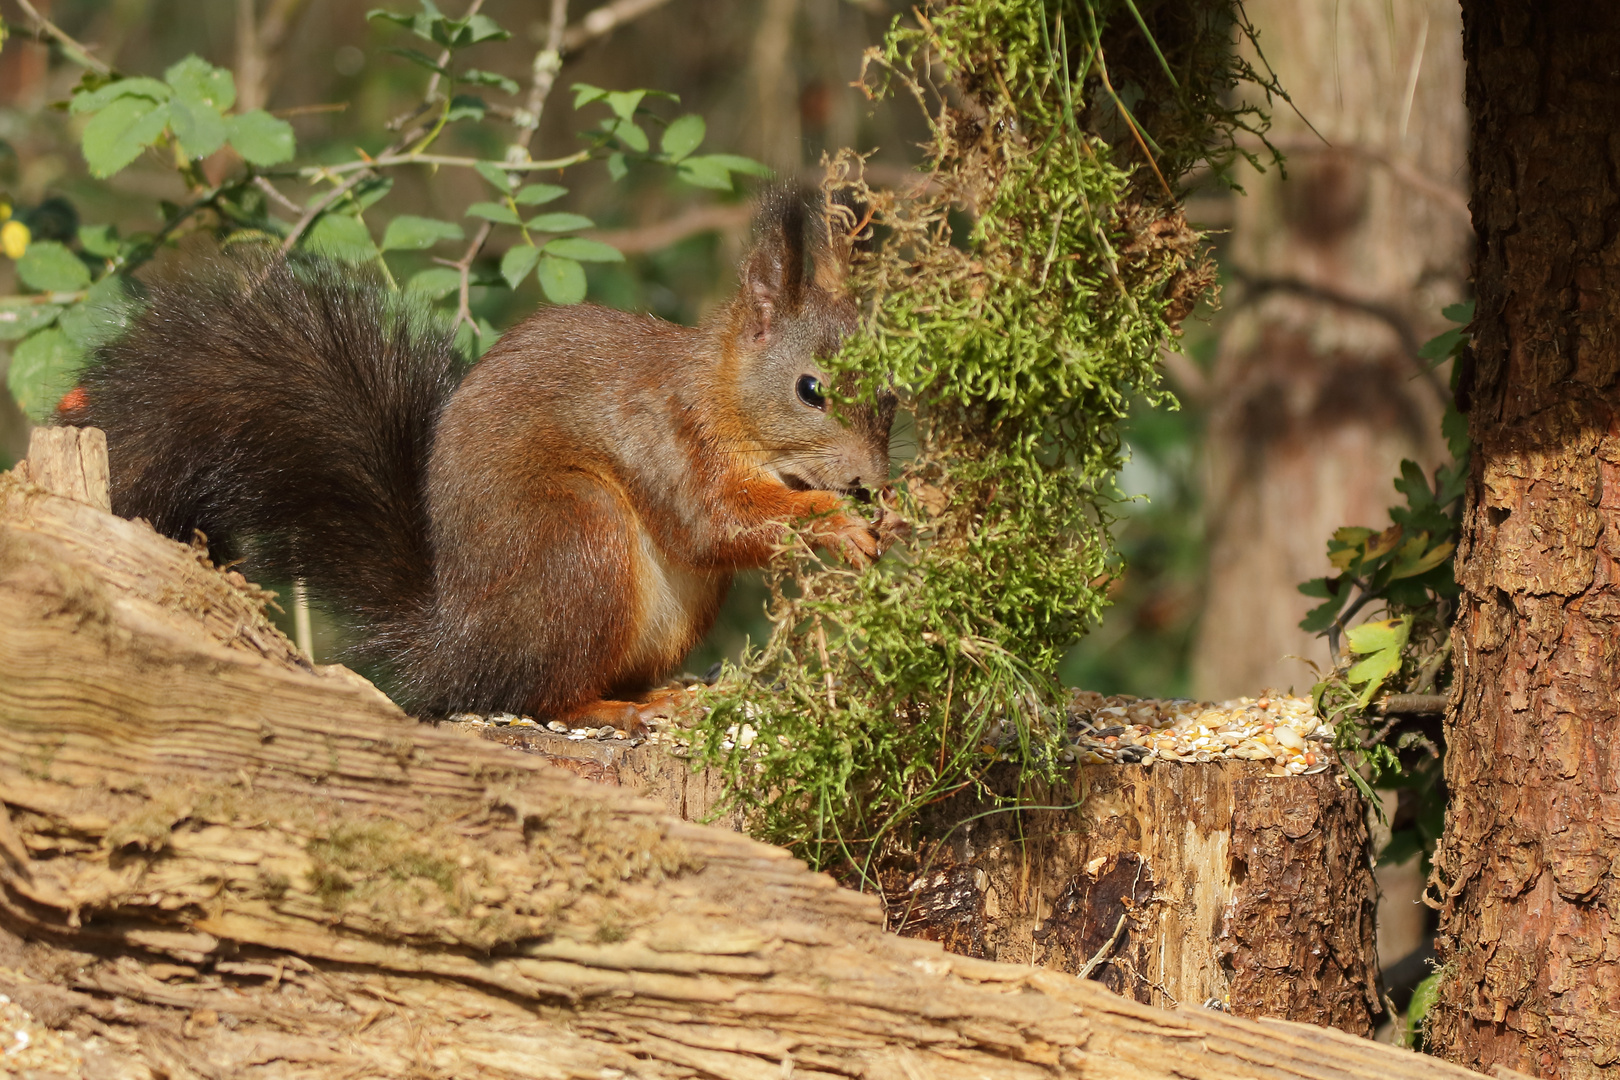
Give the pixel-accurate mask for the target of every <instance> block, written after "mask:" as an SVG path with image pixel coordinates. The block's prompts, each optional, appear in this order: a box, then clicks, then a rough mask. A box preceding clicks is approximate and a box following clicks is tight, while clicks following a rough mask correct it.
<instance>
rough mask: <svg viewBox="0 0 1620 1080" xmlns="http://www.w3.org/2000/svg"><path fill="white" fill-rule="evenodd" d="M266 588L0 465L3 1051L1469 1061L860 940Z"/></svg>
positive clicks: (492, 1064)
mask: <svg viewBox="0 0 1620 1080" xmlns="http://www.w3.org/2000/svg"><path fill="white" fill-rule="evenodd" d="M261 602H262V594H261V593H259V592H257V590H254V589H252V587H251V586H248V585H247V584H246V583H245V582H242V581H241V580H240V578H239V576H233V575H230V574H224V573H220V572H219V571H217V570H214V569H212V568H211V567H209V566H207V565H206V561H205V560H204V559H202V558H200V557H199V553H198V551H197V550H195V549H193V548H188V547H186V546H184V545H180V544H175V543H173V542H170V541H167V540H164V539H162V538H160V537H158V536H156V535H155V534H153V533H152V532H151V531H150V530H149V529H146V528H145V527H144V526H143V525H139V524H137V523H132V522H127V521H121V520H119V519H117V518H113V517H111V516H110V515H108V514H106V513H104V512H102V511H99V510H97V509H95V508H93V507H91V506H89V505H87V504H84V503H80V502H76V501H71V500H69V499H65V498H62V497H59V496H55V495H52V494H50V493H49V492H47V491H45V490H44V489H42V488H40V487H38V486H37V485H34V484H32V483H29V482H28V481H26V480H24V479H22V478H20V477H19V476H18V475H17V474H15V473H13V474H5V475H0V993H3V994H5V995H6V996H7V997H8V998H9V999H10V1002H9V1004H7V1005H6V1007H7V1008H10V1007H12V1006H20V1007H22V1008H25V1009H27V1010H28V1012H29V1013H31V1014H32V1017H33V1020H32V1021H31V1022H32V1023H33V1024H34V1025H35V1026H36V1027H38V1028H39V1029H40V1031H41V1033H42V1034H41V1037H40V1038H39V1039H37V1040H35V1042H34V1043H32V1044H30V1046H29V1047H26V1048H24V1049H23V1052H22V1053H29V1052H32V1051H35V1050H38V1051H39V1052H40V1053H47V1052H48V1053H49V1054H50V1055H52V1057H49V1058H46V1059H45V1060H35V1059H30V1058H27V1057H24V1056H22V1053H19V1054H15V1055H13V1056H11V1057H8V1058H7V1059H6V1064H7V1067H8V1068H17V1069H34V1070H38V1072H39V1074H40V1075H83V1074H84V1073H85V1072H87V1071H90V1070H92V1069H93V1070H94V1071H95V1073H96V1074H97V1075H102V1076H117V1077H131V1078H136V1077H139V1078H145V1077H156V1076H165V1077H215V1076H230V1077H254V1076H264V1077H270V1076H293V1075H296V1076H303V1077H337V1076H356V1075H364V1076H406V1075H411V1076H419V1075H453V1076H457V1077H556V1078H563V1077H584V1076H590V1077H598V1076H638V1077H685V1076H712V1077H722V1078H737V1080H745V1078H746V1080H754V1078H758V1080H777V1078H780V1077H784V1076H792V1075H808V1076H817V1075H820V1076H868V1077H895V1078H902V1077H905V1078H911V1077H921V1076H928V1077H933V1076H937V1077H956V1076H961V1077H977V1076H984V1075H995V1076H998V1077H1023V1076H1028V1077H1039V1076H1079V1075H1081V1074H1082V1073H1083V1074H1084V1075H1086V1076H1089V1077H1144V1078H1150V1080H1151V1078H1155V1077H1166V1078H1168V1077H1182V1078H1186V1077H1210V1078H1217V1077H1219V1078H1225V1077H1232V1078H1236V1077H1278V1078H1281V1077H1367V1078H1374V1077H1376V1078H1379V1080H1399V1078H1402V1077H1413V1078H1416V1077H1419V1076H1422V1077H1446V1076H1457V1077H1464V1076H1469V1075H1473V1074H1470V1073H1467V1072H1466V1071H1464V1070H1461V1069H1458V1068H1455V1067H1452V1066H1447V1065H1444V1064H1441V1063H1437V1062H1434V1061H1433V1060H1432V1059H1426V1058H1420V1057H1417V1056H1416V1055H1412V1054H1409V1053H1406V1052H1403V1051H1399V1050H1395V1049H1392V1048H1389V1047H1384V1046H1380V1045H1377V1044H1373V1043H1370V1042H1366V1041H1363V1040H1358V1039H1354V1038H1352V1037H1350V1036H1347V1035H1344V1034H1342V1033H1339V1032H1333V1031H1328V1030H1323V1029H1316V1028H1309V1027H1304V1026H1301V1025H1295V1024H1284V1023H1276V1022H1267V1023H1256V1022H1252V1021H1247V1020H1243V1019H1239V1018H1235V1017H1232V1016H1229V1015H1226V1014H1224V1013H1220V1012H1217V1011H1212V1010H1204V1009H1197V1008H1182V1009H1178V1010H1174V1011H1168V1010H1162V1009H1157V1008H1154V1007H1152V1006H1149V1005H1146V1004H1142V1003H1140V1002H1137V1001H1133V1000H1130V999H1128V998H1124V997H1120V996H1118V995H1115V994H1113V993H1110V992H1109V991H1108V990H1106V989H1105V988H1103V987H1102V986H1100V985H1098V984H1096V983H1095V982H1086V981H1082V980H1079V979H1076V978H1074V977H1073V976H1070V975H1066V974H1063V973H1061V972H1056V971H1049V970H1043V969H1040V968H1030V967H1023V966H1016V965H1010V964H999V963H993V962H990V961H985V960H977V959H973V958H969V957H963V956H952V955H950V954H948V953H946V952H944V951H943V950H941V949H940V947H939V946H938V945H937V944H934V943H930V942H921V941H908V940H905V939H901V938H898V937H895V936H894V935H891V934H886V933H884V932H883V914H882V911H881V909H880V907H879V904H878V902H877V900H876V899H875V898H873V897H870V896H863V895H861V894H858V893H854V892H852V891H849V890H846V889H840V888H838V887H837V886H836V885H835V883H833V882H832V880H831V879H830V878H828V877H826V876H825V875H820V874H814V873H811V872H809V871H808V870H807V869H805V868H804V866H803V865H802V864H800V863H798V862H796V861H795V860H793V859H791V858H790V857H788V856H787V855H786V854H785V853H783V852H781V851H780V850H778V849H775V848H771V847H768V846H766V845H763V844H759V843H756V842H754V841H751V840H749V839H747V838H746V837H743V836H741V835H738V834H736V833H733V832H729V831H725V830H721V829H715V828H708V827H703V826H699V825H695V824H692V823H688V822H684V821H681V820H679V819H677V818H675V817H673V816H671V815H669V814H666V813H663V812H661V811H660V810H659V808H657V807H655V806H653V805H651V804H649V803H647V802H644V801H641V800H638V799H635V798H632V797H630V796H629V795H627V794H626V793H625V792H622V791H617V790H614V789H612V788H611V787H608V786H605V785H600V784H591V783H587V782H585V781H584V780H581V779H580V778H578V777H576V776H572V775H569V774H568V773H566V772H563V771H562V770H558V769H555V768H552V767H549V766H547V765H545V764H544V763H543V762H541V761H539V760H538V759H536V758H533V757H527V756H524V755H520V754H513V753H511V752H510V751H509V750H506V749H504V748H502V747H498V746H494V745H491V744H489V743H488V742H486V741H482V740H477V739H470V738H467V737H465V736H464V735H461V734H458V733H456V732H452V731H438V730H433V729H431V728H429V727H426V726H423V725H418V724H415V723H413V722H411V721H410V720H409V719H408V718H407V717H405V716H404V715H403V714H402V713H400V712H399V710H398V709H397V708H395V707H394V706H393V705H392V704H391V703H389V702H388V701H387V700H386V699H385V698H383V697H382V696H381V695H379V694H377V693H376V692H375V691H374V690H371V689H370V688H369V685H368V684H364V682H363V680H358V679H356V678H354V677H352V676H347V675H344V674H343V673H341V672H337V671H333V670H330V669H316V670H311V669H310V668H309V667H308V666H307V664H305V663H303V662H301V659H300V657H299V656H298V654H297V651H296V650H295V649H294V648H293V647H292V645H291V644H290V643H289V642H287V641H286V640H285V638H282V637H281V636H280V635H279V634H278V633H277V632H276V631H275V630H274V629H273V628H272V627H271V626H270V625H269V623H268V622H267V621H266V620H265V619H264V618H263V615H262V611H261V610H260V604H261ZM9 1015H10V1014H8V1016H9ZM47 1036H48V1037H47ZM47 1070H48V1071H47Z"/></svg>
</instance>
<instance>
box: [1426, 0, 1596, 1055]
mask: <svg viewBox="0 0 1620 1080" xmlns="http://www.w3.org/2000/svg"><path fill="white" fill-rule="evenodd" d="M1463 15H1464V26H1465V35H1464V49H1465V52H1466V54H1467V61H1468V106H1469V109H1470V111H1471V113H1472V118H1473V151H1472V164H1473V172H1474V176H1475V178H1476V182H1475V196H1474V204H1473V212H1474V221H1475V224H1476V226H1477V228H1478V231H1479V237H1478V255H1477V261H1476V267H1475V286H1476V289H1477V292H1478V298H1479V306H1478V311H1479V314H1478V317H1477V318H1476V320H1475V327H1474V339H1473V342H1474V344H1473V371H1472V377H1471V378H1470V379H1468V380H1467V383H1468V386H1467V388H1468V389H1469V390H1470V393H1469V397H1470V399H1471V400H1470V401H1469V402H1468V403H1467V404H1468V408H1467V411H1468V419H1469V429H1470V432H1471V434H1472V436H1473V439H1474V444H1475V450H1474V458H1473V475H1472V478H1471V483H1470V490H1469V506H1468V511H1467V517H1466V518H1465V521H1464V525H1463V534H1462V537H1463V538H1462V543H1461V545H1460V547H1459V550H1458V577H1459V580H1460V581H1461V583H1462V586H1463V597H1462V604H1461V609H1460V613H1459V616H1458V621H1457V628H1456V630H1455V631H1454V632H1455V634H1456V640H1457V649H1456V656H1457V661H1458V678H1457V683H1456V689H1455V690H1454V692H1453V698H1452V702H1453V707H1454V710H1455V711H1454V712H1453V714H1452V715H1451V716H1450V718H1449V721H1448V728H1447V736H1446V738H1447V745H1448V752H1447V754H1446V780H1447V783H1448V784H1449V786H1450V789H1451V803H1450V806H1449V808H1448V812H1447V817H1446V834H1445V838H1444V840H1443V841H1442V843H1441V848H1440V852H1439V854H1438V855H1437V857H1436V867H1437V873H1436V888H1437V890H1438V892H1439V895H1440V898H1441V900H1442V901H1443V904H1444V907H1443V909H1442V913H1441V937H1440V941H1439V947H1440V956H1441V959H1442V961H1443V963H1444V968H1443V970H1444V971H1445V973H1446V977H1445V979H1444V981H1443V983H1442V986H1441V996H1440V999H1439V1003H1438V1005H1437V1006H1436V1013H1435V1019H1434V1024H1433V1039H1434V1041H1435V1042H1436V1043H1437V1044H1438V1045H1439V1046H1440V1047H1441V1048H1442V1049H1443V1051H1444V1052H1445V1053H1446V1054H1447V1055H1448V1056H1450V1057H1452V1058H1454V1059H1455V1060H1458V1061H1462V1062H1467V1063H1471V1064H1474V1065H1478V1066H1489V1065H1492V1064H1495V1063H1502V1064H1506V1065H1510V1066H1513V1067H1515V1068H1519V1069H1523V1070H1525V1071H1528V1072H1532V1073H1535V1074H1538V1075H1541V1076H1559V1077H1595V1076H1599V1075H1608V1076H1612V1075H1617V1074H1620V1020H1617V1019H1616V1018H1617V1016H1620V863H1617V862H1616V861H1615V852H1616V851H1617V850H1620V794H1617V792H1620V385H1617V374H1620V343H1617V337H1616V328H1617V320H1620V246H1617V243H1616V240H1615V237H1616V234H1617V232H1620V191H1617V189H1616V184H1615V179H1614V177H1615V162H1616V160H1617V159H1616V156H1615V155H1616V152H1617V147H1620V68H1617V65H1616V60H1615V58H1616V57H1617V56H1620V7H1616V6H1615V5H1613V4H1587V3H1576V2H1568V0H1566V2H1560V3H1545V4H1542V3H1530V2H1528V0H1524V2H1493V0H1466V2H1465V3H1464V4H1463Z"/></svg>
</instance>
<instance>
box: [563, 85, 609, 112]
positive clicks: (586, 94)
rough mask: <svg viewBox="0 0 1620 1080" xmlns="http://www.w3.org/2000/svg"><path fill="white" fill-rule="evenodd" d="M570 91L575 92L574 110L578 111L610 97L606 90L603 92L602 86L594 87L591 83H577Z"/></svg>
mask: <svg viewBox="0 0 1620 1080" xmlns="http://www.w3.org/2000/svg"><path fill="white" fill-rule="evenodd" d="M569 89H570V90H572V91H573V92H574V108H576V109H580V108H584V107H585V106H586V105H589V104H591V103H592V102H594V101H601V100H602V99H603V98H605V97H607V95H608V92H607V91H606V90H603V89H602V88H601V87H600V86H592V85H591V84H590V83H582V82H577V83H575V84H574V85H573V86H571V87H569Z"/></svg>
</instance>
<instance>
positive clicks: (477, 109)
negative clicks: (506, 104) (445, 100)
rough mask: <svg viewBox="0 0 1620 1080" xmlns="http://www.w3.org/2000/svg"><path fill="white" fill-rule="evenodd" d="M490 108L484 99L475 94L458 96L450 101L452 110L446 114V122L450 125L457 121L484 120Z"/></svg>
mask: <svg viewBox="0 0 1620 1080" xmlns="http://www.w3.org/2000/svg"><path fill="white" fill-rule="evenodd" d="M488 108H489V106H488V105H486V104H484V99H483V98H481V97H478V96H477V95H475V94H457V95H456V96H455V97H453V98H451V99H450V108H449V110H448V111H446V112H445V114H444V122H445V123H447V124H449V123H453V122H455V121H457V120H466V119H468V118H469V117H470V118H471V119H473V120H482V119H483V118H484V113H485V112H486V111H487V110H488Z"/></svg>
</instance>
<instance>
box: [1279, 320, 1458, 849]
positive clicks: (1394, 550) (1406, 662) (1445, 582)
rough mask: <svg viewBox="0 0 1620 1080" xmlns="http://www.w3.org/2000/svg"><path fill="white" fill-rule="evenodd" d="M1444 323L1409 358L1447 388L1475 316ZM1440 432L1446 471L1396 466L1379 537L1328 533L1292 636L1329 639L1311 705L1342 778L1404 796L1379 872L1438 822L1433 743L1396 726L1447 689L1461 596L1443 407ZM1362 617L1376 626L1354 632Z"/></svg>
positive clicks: (1428, 844) (1429, 842) (1422, 842)
mask: <svg viewBox="0 0 1620 1080" xmlns="http://www.w3.org/2000/svg"><path fill="white" fill-rule="evenodd" d="M1443 314H1444V315H1445V317H1446V318H1447V319H1449V320H1451V321H1452V322H1454V323H1458V324H1460V325H1458V326H1457V327H1455V328H1453V329H1451V330H1448V331H1446V332H1445V333H1444V334H1441V335H1440V336H1439V337H1436V338H1434V339H1433V340H1432V341H1430V342H1428V343H1427V344H1425V345H1424V346H1423V347H1422V348H1421V349H1420V350H1419V357H1420V358H1421V359H1422V360H1424V361H1427V363H1428V365H1429V368H1430V370H1432V369H1433V368H1434V367H1436V366H1438V365H1440V364H1442V363H1444V362H1445V361H1447V360H1451V361H1452V379H1453V385H1454V386H1455V380H1456V378H1457V377H1458V373H1459V372H1460V370H1461V368H1462V364H1461V360H1462V357H1463V354H1464V351H1465V350H1466V348H1467V346H1468V329H1467V324H1469V323H1470V322H1472V321H1473V317H1474V307H1473V304H1472V303H1464V304H1454V305H1452V306H1450V307H1447V308H1446V309H1445V310H1444V312H1443ZM1442 431H1443V433H1444V435H1445V437H1446V441H1447V445H1448V447H1449V448H1450V451H1451V456H1452V460H1451V461H1450V462H1448V463H1447V464H1445V465H1442V466H1441V467H1440V468H1438V469H1436V470H1435V473H1434V477H1433V479H1432V481H1431V479H1430V478H1429V477H1428V476H1426V475H1425V474H1424V472H1423V470H1422V469H1420V468H1419V467H1418V466H1417V465H1416V464H1415V463H1414V462H1411V461H1403V462H1401V476H1400V478H1399V479H1397V480H1396V481H1395V488H1396V490H1397V491H1399V492H1400V493H1401V494H1402V495H1404V496H1405V497H1406V502H1405V505H1403V506H1394V507H1391V508H1390V511H1389V516H1390V521H1391V524H1390V525H1389V527H1388V528H1386V529H1383V530H1375V529H1370V528H1365V527H1346V528H1342V529H1339V530H1337V531H1336V532H1334V534H1333V538H1332V539H1331V540H1329V541H1328V545H1327V554H1328V560H1329V561H1330V562H1331V563H1332V564H1333V567H1334V568H1335V569H1336V570H1337V571H1338V573H1337V574H1334V575H1331V576H1326V577H1319V578H1313V579H1312V580H1310V581H1307V582H1305V583H1304V584H1302V585H1301V586H1300V587H1299V591H1300V592H1302V593H1304V594H1305V595H1306V596H1311V597H1315V598H1317V599H1319V600H1321V601H1322V602H1321V603H1320V604H1318V605H1317V606H1316V607H1315V608H1313V609H1312V610H1311V612H1310V613H1309V614H1308V615H1306V617H1305V619H1304V620H1303V621H1302V622H1301V623H1300V627H1301V628H1302V629H1305V630H1310V631H1314V632H1316V633H1318V634H1320V635H1322V636H1324V637H1326V638H1327V640H1328V647H1329V649H1330V651H1331V654H1332V656H1333V658H1334V662H1333V666H1332V668H1331V669H1330V670H1329V671H1328V672H1327V674H1326V675H1324V676H1323V678H1322V679H1321V681H1319V682H1318V683H1317V684H1316V686H1315V687H1314V688H1313V696H1314V698H1315V700H1316V705H1317V711H1318V713H1319V714H1320V715H1321V716H1322V717H1323V719H1325V720H1326V721H1327V722H1328V723H1330V724H1332V725H1333V727H1334V731H1335V732H1336V738H1335V741H1336V745H1337V746H1338V749H1339V751H1340V752H1341V753H1342V754H1344V755H1345V756H1346V757H1348V758H1349V759H1350V760H1351V763H1352V765H1353V766H1354V767H1353V768H1352V769H1351V776H1352V777H1353V778H1354V779H1355V781H1356V783H1357V784H1358V786H1360V787H1361V788H1362V790H1363V792H1364V793H1366V794H1367V795H1369V796H1370V795H1371V794H1372V792H1373V789H1374V788H1377V787H1382V788H1386V789H1387V788H1396V789H1406V790H1407V791H1409V792H1410V793H1411V795H1412V798H1413V801H1414V803H1415V812H1414V814H1413V815H1412V821H1411V823H1410V824H1409V825H1404V826H1403V827H1400V828H1396V829H1395V830H1394V832H1393V835H1392V839H1391V843H1390V845H1389V847H1388V848H1386V850H1385V852H1384V853H1383V858H1384V859H1385V861H1396V862H1398V861H1401V860H1404V859H1405V858H1407V857H1409V856H1410V855H1411V854H1412V853H1414V852H1416V851H1425V852H1427V851H1432V850H1433V845H1434V841H1435V840H1436V839H1437V838H1438V836H1439V832H1440V828H1441V823H1442V821H1443V812H1444V793H1443V791H1442V788H1441V770H1440V756H1441V751H1440V748H1439V746H1438V744H1437V741H1436V740H1437V739H1438V735H1436V734H1432V733H1430V732H1428V731H1425V730H1424V729H1423V728H1422V727H1421V726H1414V725H1413V724H1411V723H1408V722H1407V721H1408V720H1409V719H1410V717H1411V715H1412V714H1411V712H1410V710H1412V709H1413V707H1414V704H1415V703H1418V702H1421V701H1424V700H1425V699H1426V698H1429V697H1432V694H1433V692H1434V691H1435V690H1436V689H1437V688H1443V687H1444V686H1445V685H1446V684H1447V683H1448V682H1449V674H1450V662H1451V633H1450V631H1451V622H1452V619H1453V618H1454V616H1455V613H1456V600H1457V597H1458V595H1459V592H1460V590H1459V588H1458V586H1457V583H1456V576H1455V566H1454V556H1455V552H1456V547H1457V530H1458V527H1459V524H1458V523H1459V521H1460V520H1461V515H1462V501H1463V495H1464V490H1465V487H1466V482H1467V478H1468V459H1469V443H1468V435H1467V423H1466V421H1465V420H1464V418H1463V416H1462V414H1461V413H1459V412H1458V411H1457V409H1456V407H1455V405H1448V406H1447V409H1446V414H1445V418H1444V420H1443V421H1442ZM1364 615H1374V616H1377V615H1382V616H1384V617H1383V618H1381V619H1379V618H1374V619H1369V620H1367V621H1363V622H1359V623H1358V622H1357V621H1356V620H1357V619H1358V618H1361V617H1362V616H1364ZM1391 686H1396V687H1397V688H1398V689H1397V690H1396V692H1393V693H1392V692H1390V690H1389V688H1390V687H1391ZM1380 714H1382V715H1380Z"/></svg>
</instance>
